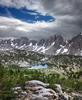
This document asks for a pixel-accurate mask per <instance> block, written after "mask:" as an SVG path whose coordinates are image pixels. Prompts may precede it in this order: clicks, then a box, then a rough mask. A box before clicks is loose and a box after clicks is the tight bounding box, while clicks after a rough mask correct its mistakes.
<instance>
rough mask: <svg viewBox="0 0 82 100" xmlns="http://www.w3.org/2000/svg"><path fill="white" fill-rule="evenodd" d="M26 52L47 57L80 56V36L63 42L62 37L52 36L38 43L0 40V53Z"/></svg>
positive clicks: (81, 49)
mask: <svg viewBox="0 0 82 100" xmlns="http://www.w3.org/2000/svg"><path fill="white" fill-rule="evenodd" d="M13 49H20V50H27V51H34V52H38V53H42V54H47V55H59V54H66V55H80V56H82V34H79V35H77V36H76V37H74V38H72V39H71V40H68V41H65V40H64V39H63V37H62V36H60V35H54V36H51V37H49V38H48V39H41V40H39V41H36V40H29V39H28V38H26V37H21V38H4V39H2V38H1V39H0V51H2V50H3V51H6V50H13Z"/></svg>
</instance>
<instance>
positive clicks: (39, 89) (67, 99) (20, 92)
mask: <svg viewBox="0 0 82 100" xmlns="http://www.w3.org/2000/svg"><path fill="white" fill-rule="evenodd" d="M54 86H55V88H54V90H53V89H51V88H49V84H45V83H43V82H41V81H38V80H32V81H28V82H26V83H25V85H24V86H23V88H22V86H20V87H14V88H13V91H14V94H15V99H16V100H82V96H81V95H80V94H76V93H70V94H69V93H66V92H65V91H63V90H62V87H61V86H60V85H59V84H54Z"/></svg>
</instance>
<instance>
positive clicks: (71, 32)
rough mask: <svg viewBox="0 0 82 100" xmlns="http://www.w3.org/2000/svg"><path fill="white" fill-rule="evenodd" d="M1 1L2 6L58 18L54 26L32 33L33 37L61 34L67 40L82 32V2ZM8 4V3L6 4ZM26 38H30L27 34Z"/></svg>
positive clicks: (64, 0)
mask: <svg viewBox="0 0 82 100" xmlns="http://www.w3.org/2000/svg"><path fill="white" fill-rule="evenodd" d="M19 1H20V2H19V3H18V1H17V0H0V4H1V5H7V6H14V7H17V8H21V7H26V8H29V7H30V8H31V9H36V10H37V11H39V12H41V13H44V14H49V15H52V16H54V17H55V18H56V20H55V21H54V22H53V26H52V25H51V26H50V27H47V28H44V29H42V30H41V29H40V30H38V31H31V36H32V37H37V38H39V37H42V36H43V37H46V36H50V35H53V34H61V35H63V36H65V37H66V38H68V39H69V38H72V37H73V36H75V35H77V34H79V33H80V32H82V0H36V1H34V0H19ZM5 2H6V3H5ZM15 33H16V32H15ZM26 36H28V35H27V34H26Z"/></svg>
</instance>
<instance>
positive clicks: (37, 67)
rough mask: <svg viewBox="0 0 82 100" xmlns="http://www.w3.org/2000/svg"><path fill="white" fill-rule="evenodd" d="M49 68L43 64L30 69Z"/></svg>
mask: <svg viewBox="0 0 82 100" xmlns="http://www.w3.org/2000/svg"><path fill="white" fill-rule="evenodd" d="M44 68H48V65H47V64H42V65H33V66H32V67H31V68H30V69H44Z"/></svg>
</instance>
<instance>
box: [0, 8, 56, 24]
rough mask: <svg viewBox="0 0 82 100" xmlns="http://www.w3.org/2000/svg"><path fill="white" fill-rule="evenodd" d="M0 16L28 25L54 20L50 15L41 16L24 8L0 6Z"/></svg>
mask: <svg viewBox="0 0 82 100" xmlns="http://www.w3.org/2000/svg"><path fill="white" fill-rule="evenodd" d="M0 16H6V17H13V18H16V19H19V20H22V21H25V22H28V23H35V22H37V21H45V22H53V21H55V18H54V17H53V16H50V15H42V14H41V13H39V12H37V11H35V10H29V9H26V8H20V9H17V8H13V7H5V6H0Z"/></svg>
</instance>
